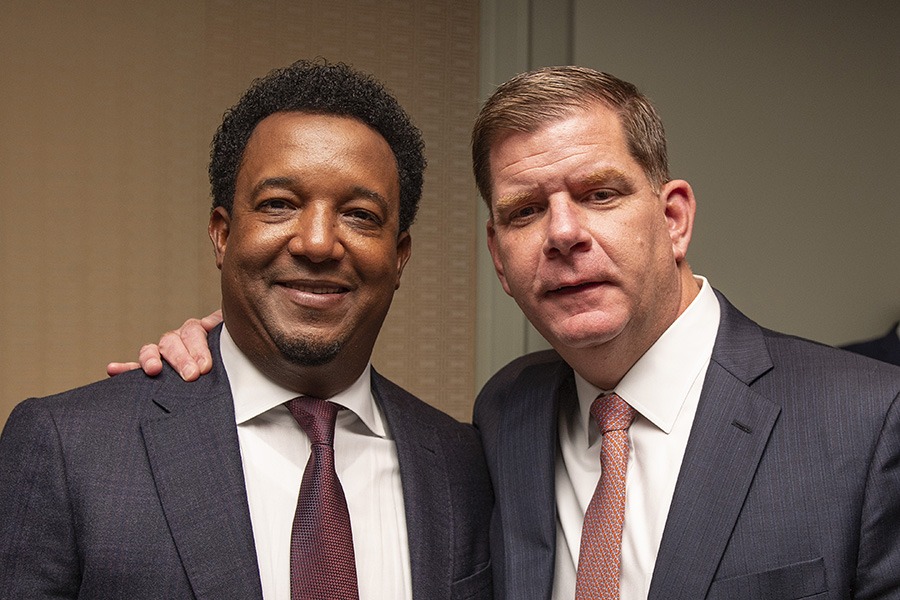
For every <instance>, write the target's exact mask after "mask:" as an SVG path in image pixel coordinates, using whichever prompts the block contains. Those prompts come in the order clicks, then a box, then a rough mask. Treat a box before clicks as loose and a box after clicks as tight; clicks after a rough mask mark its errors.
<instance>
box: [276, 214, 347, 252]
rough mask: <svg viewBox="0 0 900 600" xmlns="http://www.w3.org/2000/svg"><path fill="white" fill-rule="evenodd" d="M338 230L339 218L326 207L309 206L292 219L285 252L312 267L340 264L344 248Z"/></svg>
mask: <svg viewBox="0 0 900 600" xmlns="http://www.w3.org/2000/svg"><path fill="white" fill-rule="evenodd" d="M339 227H340V220H339V215H337V214H335V213H334V211H333V210H332V209H331V208H330V207H329V206H327V205H324V204H318V203H314V202H313V203H309V204H308V205H307V206H305V207H304V208H303V209H302V210H300V211H298V215H297V218H296V219H294V223H293V229H292V231H291V238H290V240H289V241H288V252H290V253H291V255H292V256H295V257H303V258H306V259H307V260H309V261H310V262H314V263H321V262H325V261H328V260H340V259H341V258H342V257H343V256H344V246H343V244H342V242H341V238H340V231H339Z"/></svg>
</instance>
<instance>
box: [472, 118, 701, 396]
mask: <svg viewBox="0 0 900 600" xmlns="http://www.w3.org/2000/svg"><path fill="white" fill-rule="evenodd" d="M490 166H491V181H492V186H491V190H492V202H491V218H490V220H489V221H488V224H487V230H488V247H489V249H490V252H491V256H492V258H493V261H494V267H495V268H496V271H497V275H498V276H499V278H500V282H501V283H502V285H503V289H504V290H505V291H506V293H507V294H509V295H510V296H512V297H513V298H514V299H515V300H516V302H517V303H518V305H519V306H520V308H521V309H522V311H523V312H524V313H525V315H526V316H527V317H528V320H529V321H531V323H532V324H533V325H534V326H535V327H536V328H537V330H538V331H539V332H540V333H541V334H542V335H543V336H544V337H545V338H546V339H547V340H548V341H549V342H550V344H551V345H552V346H553V347H554V348H555V349H556V350H557V351H558V352H559V353H560V355H561V356H562V357H563V359H565V360H566V362H568V363H569V364H570V365H571V366H572V367H573V368H574V369H575V370H576V371H577V372H578V373H579V374H581V375H582V376H583V377H585V379H587V380H588V381H590V382H591V383H593V384H594V385H597V386H598V387H600V388H603V389H612V388H613V387H615V385H616V384H617V383H618V382H619V380H620V379H621V378H622V376H624V374H625V373H626V372H627V371H628V369H630V368H631V366H632V365H633V364H634V363H635V362H636V361H637V360H638V358H640V356H641V355H643V353H644V352H646V351H647V349H648V348H649V347H650V346H651V345H652V344H653V342H655V341H656V339H657V338H659V336H660V335H662V333H663V332H664V331H665V329H666V328H667V327H668V326H669V325H670V324H671V323H672V322H673V321H674V320H675V319H676V318H677V317H678V315H680V314H681V313H682V312H683V311H684V309H685V308H687V306H688V305H689V304H690V302H691V300H692V299H693V298H694V297H695V296H696V295H697V292H698V285H697V283H696V282H695V280H694V278H693V276H692V274H691V271H690V267H689V266H688V264H687V262H685V254H686V252H687V248H688V244H689V243H690V238H691V229H692V226H693V219H694V211H695V201H694V195H693V191H692V190H691V187H690V185H689V184H688V183H687V182H686V181H682V180H673V181H670V182H668V183H666V184H664V185H663V186H662V187H661V188H660V189H659V190H654V189H653V186H652V185H651V183H650V181H649V180H648V178H647V176H646V174H645V173H644V171H643V169H642V168H641V167H640V165H639V164H638V163H637V161H636V160H635V159H634V158H633V157H632V156H631V155H630V154H629V152H628V148H627V144H626V141H625V135H624V132H623V129H622V125H621V122H620V119H619V117H618V115H617V114H616V113H615V112H614V111H613V110H612V109H610V108H608V107H606V106H605V105H603V104H599V103H598V104H594V105H591V106H590V107H588V108H586V109H583V110H578V111H573V112H572V113H571V114H570V115H569V116H567V117H564V118H562V119H560V120H557V121H553V122H550V123H548V124H547V125H545V126H543V127H541V128H540V129H538V130H537V131H534V132H531V133H522V132H510V133H508V134H506V135H504V136H502V137H500V138H499V139H498V140H497V141H496V142H495V143H494V144H493V145H492V148H491V153H490Z"/></svg>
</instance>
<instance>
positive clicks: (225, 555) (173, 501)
mask: <svg viewBox="0 0 900 600" xmlns="http://www.w3.org/2000/svg"><path fill="white" fill-rule="evenodd" d="M218 339H219V338H218V330H216V331H215V332H214V333H213V334H211V336H210V338H209V342H210V347H211V348H212V349H213V354H214V364H215V367H214V370H213V372H212V373H211V374H209V375H207V376H205V377H201V378H200V380H199V381H197V382H195V383H190V384H187V383H184V382H182V381H181V380H180V379H178V377H177V375H174V374H173V373H172V372H168V373H167V374H166V375H163V376H164V377H167V378H168V379H167V381H166V382H165V383H164V384H163V385H162V386H161V389H160V390H159V392H158V394H157V395H156V397H154V401H155V402H156V403H157V405H159V407H160V408H161V409H162V412H163V413H164V414H163V416H161V417H158V418H152V419H148V420H146V421H144V422H143V423H142V425H141V432H142V434H143V436H144V444H145V447H146V449H147V456H148V458H149V460H150V467H151V469H152V471H153V478H154V481H155V482H156V488H157V491H158V493H159V499H160V503H161V504H162V508H163V512H164V513H165V516H166V520H167V522H168V524H169V529H170V531H171V533H172V537H173V539H174V540H175V545H176V547H177V548H178V554H179V556H180V557H181V560H182V563H183V565H184V569H185V572H186V573H187V576H188V579H189V580H190V582H191V586H192V588H193V591H194V594H195V596H196V598H197V599H198V600H204V599H208V600H213V599H222V598H234V599H239V598H240V599H254V598H256V599H259V600H261V599H262V589H261V585H260V581H259V568H258V565H257V561H256V551H255V546H254V541H253V531H252V527H251V524H250V512H249V507H248V504H247V492H246V488H245V485H244V476H243V469H242V466H241V456H240V448H239V445H238V438H237V428H236V426H235V421H234V405H233V401H232V398H231V392H230V388H229V386H228V380H227V377H226V375H225V371H224V368H223V367H222V363H221V359H220V358H219V356H218Z"/></svg>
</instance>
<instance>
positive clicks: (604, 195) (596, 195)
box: [587, 189, 619, 204]
mask: <svg viewBox="0 0 900 600" xmlns="http://www.w3.org/2000/svg"><path fill="white" fill-rule="evenodd" d="M618 195H619V193H618V192H616V191H615V190H610V189H602V190H593V191H592V192H590V193H589V194H588V195H587V200H588V201H589V202H596V203H598V204H607V203H608V202H609V201H610V200H612V199H613V198H616V197H617V196H618Z"/></svg>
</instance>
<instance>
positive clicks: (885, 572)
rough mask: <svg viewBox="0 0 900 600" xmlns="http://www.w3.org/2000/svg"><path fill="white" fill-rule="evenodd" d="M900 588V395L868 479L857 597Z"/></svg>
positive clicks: (889, 414)
mask: <svg viewBox="0 0 900 600" xmlns="http://www.w3.org/2000/svg"><path fill="white" fill-rule="evenodd" d="M897 590H900V395H898V396H897V397H895V398H894V401H893V402H892V404H891V406H890V408H889V410H888V412H887V416H886V418H885V421H884V426H883V427H882V430H881V434H880V436H879V438H878V443H877V445H876V447H875V453H874V455H873V457H872V465H871V467H870V469H869V474H868V481H867V482H866V492H865V499H864V501H863V508H862V521H861V530H860V543H859V557H858V565H857V577H856V589H855V592H856V594H855V598H857V600H862V599H875V598H884V599H887V598H896V597H897V596H896V594H897Z"/></svg>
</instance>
